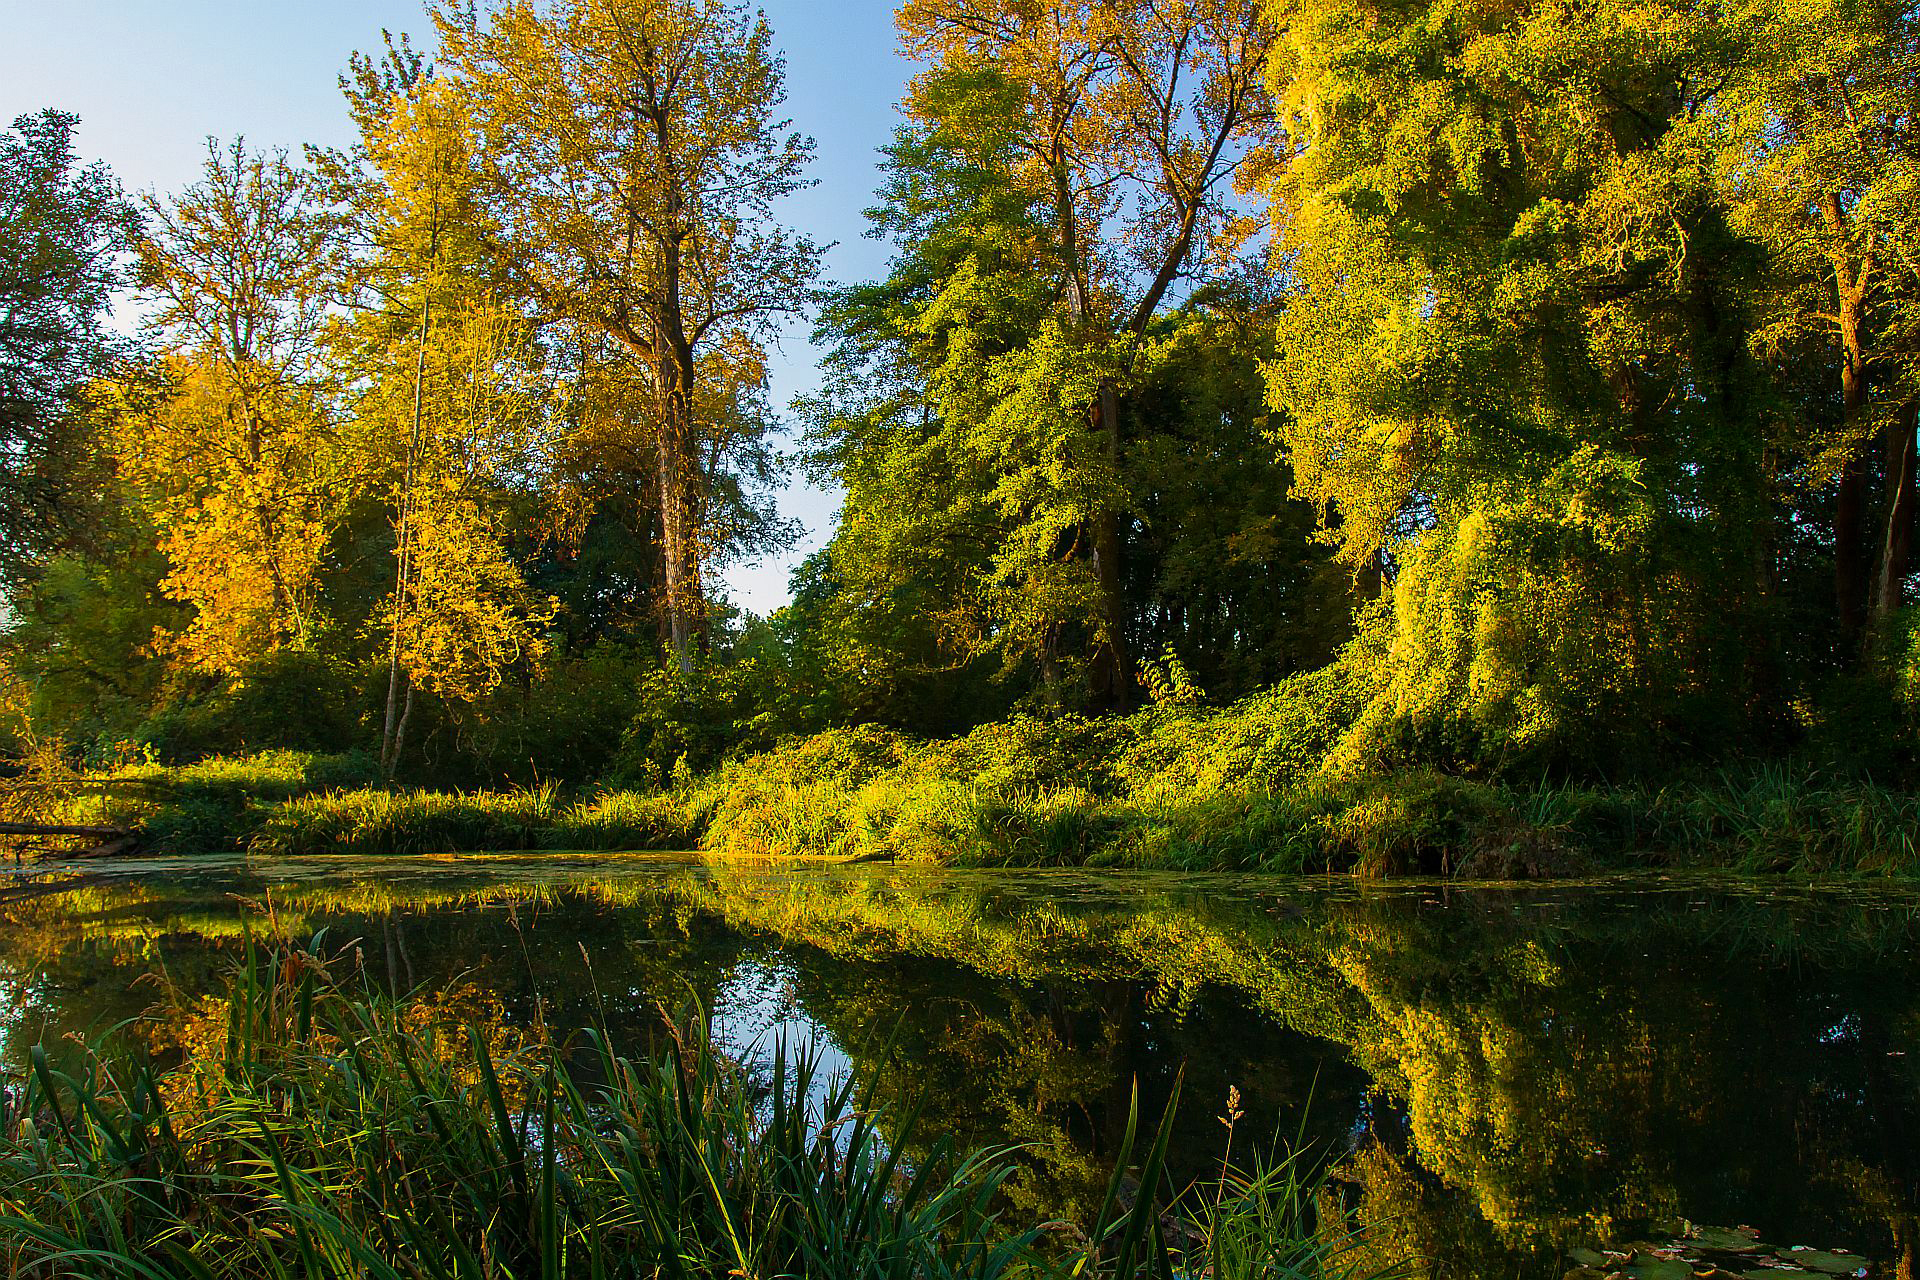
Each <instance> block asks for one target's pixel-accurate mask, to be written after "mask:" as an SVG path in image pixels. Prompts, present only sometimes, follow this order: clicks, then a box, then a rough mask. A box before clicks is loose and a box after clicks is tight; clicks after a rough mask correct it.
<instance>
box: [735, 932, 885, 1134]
mask: <svg viewBox="0 0 1920 1280" xmlns="http://www.w3.org/2000/svg"><path fill="white" fill-rule="evenodd" d="M712 1028H713V1029H712V1035H713V1043H714V1045H715V1046H716V1047H718V1048H719V1049H720V1050H721V1051H722V1052H724V1053H725V1054H726V1055H727V1056H728V1057H730V1058H733V1059H734V1060H735V1061H737V1062H740V1063H743V1064H745V1065H747V1066H748V1067H749V1068H751V1069H753V1070H754V1072H755V1073H756V1074H759V1075H764V1074H766V1073H767V1072H770V1071H771V1070H772V1068H773V1055H774V1051H775V1050H776V1049H777V1048H778V1047H780V1046H782V1045H784V1046H785V1048H786V1058H787V1064H788V1069H789V1071H791V1069H792V1064H793V1063H794V1061H795V1059H796V1057H798V1056H799V1055H800V1054H801V1053H803V1052H810V1053H812V1054H814V1055H816V1057H817V1059H818V1061H817V1063H816V1074H815V1076H814V1080H813V1086H812V1088H810V1089H809V1090H808V1091H807V1100H808V1101H809V1102H810V1103H813V1104H814V1105H816V1106H818V1105H819V1104H820V1102H821V1101H822V1099H823V1098H824V1097H825V1096H826V1093H827V1091H828V1089H829V1088H830V1087H831V1085H832V1084H833V1083H834V1082H836V1081H838V1080H841V1079H843V1078H845V1076H846V1075H847V1073H848V1072H850V1071H851V1070H852V1069H853V1062H852V1060H851V1059H849V1058H848V1057H847V1055H846V1052H845V1051H844V1050H842V1049H841V1048H840V1046H839V1045H838V1044H836V1043H834V1040H833V1036H832V1035H831V1034H830V1033H829V1032H828V1031H827V1030H826V1029H825V1028H824V1027H822V1026H820V1025H819V1024H818V1023H816V1022H814V1021H813V1019H811V1018H809V1017H808V1016H807V1015H806V1014H805V1013H804V1012H802V1011H801V1009H800V1005H799V1002H798V1000H796V999H795V997H794V994H793V970H792V968H791V961H789V960H787V959H786V958H785V957H784V956H775V957H771V958H764V959H762V958H749V959H745V960H742V961H741V962H740V963H739V964H737V965H735V966H734V967H733V968H732V970H730V971H729V972H728V974H727V976H726V978H725V979H724V980H723V981H722V982H721V984H720V990H719V993H718V995H717V996H716V998H715V1000H714V1007H713V1022H712Z"/></svg>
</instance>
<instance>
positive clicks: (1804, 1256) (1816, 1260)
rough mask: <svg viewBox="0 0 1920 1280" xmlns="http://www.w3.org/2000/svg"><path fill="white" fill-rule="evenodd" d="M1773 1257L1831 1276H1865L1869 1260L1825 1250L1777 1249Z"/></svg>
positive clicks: (1852, 1254) (1855, 1255) (1853, 1254)
mask: <svg viewBox="0 0 1920 1280" xmlns="http://www.w3.org/2000/svg"><path fill="white" fill-rule="evenodd" d="M1773 1256H1774V1257H1776V1258H1785V1259H1786V1260H1787V1261H1788V1262H1791V1263H1792V1264H1793V1265H1794V1266H1796V1267H1805V1268H1806V1269H1807V1270H1809V1271H1822V1272H1825V1273H1826V1274H1827V1275H1830V1276H1850V1275H1855V1274H1865V1272H1866V1267H1867V1260H1866V1259H1865V1258H1863V1257H1861V1256H1860V1255H1859V1254H1857V1253H1828V1252H1827V1251H1826V1250H1824V1249H1776V1250H1774V1253H1773Z"/></svg>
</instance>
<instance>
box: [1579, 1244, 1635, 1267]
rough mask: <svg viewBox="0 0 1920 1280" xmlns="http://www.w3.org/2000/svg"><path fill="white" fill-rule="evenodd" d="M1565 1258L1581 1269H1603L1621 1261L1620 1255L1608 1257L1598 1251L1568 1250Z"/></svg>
mask: <svg viewBox="0 0 1920 1280" xmlns="http://www.w3.org/2000/svg"><path fill="white" fill-rule="evenodd" d="M1567 1256H1568V1257H1569V1258H1572V1259H1573V1260H1574V1261H1575V1262H1577V1263H1579V1264H1580V1265H1581V1266H1583V1267H1601V1268H1605V1267H1606V1266H1608V1265H1609V1264H1611V1263H1614V1262H1620V1261H1622V1260H1623V1259H1622V1256H1621V1255H1620V1254H1617V1253H1616V1254H1614V1255H1612V1256H1611V1257H1609V1256H1608V1255H1607V1254H1604V1253H1602V1252H1600V1251H1599V1250H1598V1249H1569V1250H1567Z"/></svg>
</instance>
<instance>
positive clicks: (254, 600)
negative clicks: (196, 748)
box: [115, 141, 350, 675]
mask: <svg viewBox="0 0 1920 1280" xmlns="http://www.w3.org/2000/svg"><path fill="white" fill-rule="evenodd" d="M141 203H142V211H143V214H144V221H145V225H144V227H143V229H142V233H141V235H140V236H139V238H138V240H137V243H136V247H137V249H138V253H139V261H140V273H141V274H140V278H141V284H142V286H143V289H144V292H145V296H146V298H147V299H148V301H149V302H151V303H153V304H154V310H153V312H152V314H151V316H150V318H149V324H150V327H151V328H152V329H153V330H154V331H155V332H156V333H157V334H158V335H159V336H160V337H161V339H162V341H163V343H164V355H163V356H162V358H161V363H160V375H161V376H160V383H161V386H162V391H161V393H160V394H159V395H157V396H153V397H147V398H144V399H143V400H142V402H141V403H139V404H138V405H137V406H136V405H135V404H134V403H133V402H132V401H131V399H129V400H128V401H127V402H126V403H125V404H123V405H122V406H120V407H121V409H122V410H123V411H122V412H120V413H118V414H116V428H115V445H116V452H117V454H118V459H119V463H120V466H121V469H122V472H123V474H124V475H125V476H126V478H127V479H128V480H129V481H130V482H131V484H132V486H133V488H134V490H135V491H136V493H138V494H139V495H140V496H141V498H142V499H143V501H144V504H145V505H146V506H147V507H148V509H149V512H150V515H151V518H152V519H153V521H154V523H155V525H156V526H157V528H158V530H159V533H160V538H161V546H162V549H163V550H164V551H165V552H166V554H167V557H168V560H169V562H170V564H171V572H170V573H169V574H168V576H167V578H166V580H165V583H164V586H165V589H166V590H167V592H168V594H170V595H172V596H173V597H174V598H176V599H179V600H182V601H185V602H187V603H188V604H191V605H192V606H193V608H194V615H193V619H192V621H191V623H190V624H189V625H188V626H187V628H186V630H185V631H184V632H183V633H181V634H180V635H178V636H175V637H173V638H172V639H171V641H170V643H171V645H172V647H173V649H174V650H175V652H176V653H177V654H178V655H179V656H180V657H181V658H182V659H184V660H185V661H186V662H187V663H188V664H190V665H191V666H193V667H195V668H197V669H199V670H203V671H207V672H213V673H221V674H228V675H233V674H238V673H239V672H241V671H242V670H243V669H244V668H245V666H246V664H247V663H248V662H249V661H250V660H251V659H254V658H257V657H260V656H262V655H264V654H267V653H270V652H272V651H274V650H276V649H279V648H281V647H283V646H288V645H294V646H298V645H304V644H305V643H307V641H308V640H309V639H310V637H311V634H312V631H313V628H314V623H315V593H316V579H317V573H318V569H319V564H320V559H321V555H322V553H323V551H324V549H325V546H326V543H327V539H328V536H329V534H330V532H331V530H332V528H333V526H334V524H335V523H336V521H337V520H338V518H339V514H340V512H341V510H342V505H343V502H344V499H345V494H346V492H347V490H348V488H349V487H350V486H349V485H348V484H347V483H346V475H345V469H346V467H347V465H348V464H347V461H346V458H345V455H344V454H343V452H342V450H341V449H340V448H339V447H338V442H337V439H336V436H335V433H334V430H333V424H332V422H331V420H330V412H329V408H330V407H329V404H328V397H327V395H326V393H325V387H324V380H323V378H322V376H321V374H320V372H319V370H318V368H317V365H316V360H315V355H316V340H317V336H318V334H319V331H320V328H321V326H322V323H323V321H324V318H325V312H326V308H327V304H328V301H329V299H330V297H331V294H332V290H333V288H334V281H335V279H336V278H337V268H338V264H339V250H338V241H337V237H336V235H335V231H336V223H335V220H334V219H333V217H332V216H331V214H330V213H329V211H328V210H327V209H326V208H325V207H324V206H323V205H322V204H321V203H320V202H319V201H318V200H317V199H316V198H315V195H314V192H313V190H312V188H311V185H310V183H309V181H308V179H307V176H306V175H305V174H303V173H302V172H301V171H300V170H298V169H296V168H294V167H293V166H292V165H290V164H289V163H288V162H287V159H286V157H285V156H284V155H283V154H280V153H264V154H263V153H259V152H251V151H249V150H248V149H247V148H246V145H245V143H244V142H241V141H235V142H234V143H232V144H231V145H230V146H224V147H223V146H219V145H216V144H214V143H211V142H210V143H209V144H208V153H207V159H206V163H205V166H204V169H203V172H202V178H201V181H200V182H199V183H198V184H196V185H195V186H193V187H191V188H189V189H188V190H187V191H186V192H185V193H183V194H182V195H181V196H180V197H179V198H178V199H176V200H166V199H163V198H162V197H160V196H157V195H153V194H149V195H147V196H146V197H144V198H143V200H142V202H141Z"/></svg>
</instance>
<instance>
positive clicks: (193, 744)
mask: <svg viewBox="0 0 1920 1280" xmlns="http://www.w3.org/2000/svg"><path fill="white" fill-rule="evenodd" d="M363 679H364V673H363V672H362V671H357V670H354V669H352V668H350V667H348V666H346V665H345V664H343V663H341V662H339V661H337V660H334V659H329V658H327V657H325V656H324V655H321V654H318V653H313V652H311V651H307V650H301V649H283V650H279V651H277V652H274V653H270V654H267V655H265V656H264V657H261V658H258V659H255V660H254V661H252V662H250V663H248V664H247V665H246V667H245V668H244V669H243V670H242V671H241V673H240V674H238V675H236V676H232V677H229V678H224V679H221V680H219V681H218V682H217V683H215V684H214V686H213V688H212V689H210V690H208V691H207V692H204V693H200V694H198V695H188V696H182V697H180V698H179V699H178V700H175V701H169V702H167V703H164V704H162V706H161V707H160V709H159V710H158V711H156V712H155V713H154V714H153V715H151V716H149V717H148V718H147V719H146V720H145V721H144V722H143V723H142V724H141V725H140V726H139V727H138V728H137V729H136V730H135V731H134V734H133V740H134V741H135V742H136V743H138V744H142V745H145V746H148V747H150V748H151V749H152V751H153V754H154V755H155V756H156V757H157V758H158V759H160V760H161V761H163V762H165V763H169V764H185V763H188V762H190V761H193V760H198V759H201V758H203V757H206V756H216V755H239V754H245V753H248V752H261V751H276V750H286V751H307V752H343V751H349V750H351V749H352V748H353V747H354V746H355V745H356V744H357V743H359V742H361V741H363V740H364V739H363V734H362V732H361V725H360V709H361V706H362V704H363V700H364V692H363V686H362V683H361V682H362V680H363Z"/></svg>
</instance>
